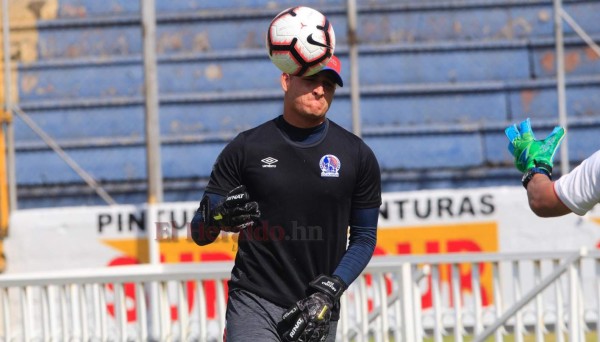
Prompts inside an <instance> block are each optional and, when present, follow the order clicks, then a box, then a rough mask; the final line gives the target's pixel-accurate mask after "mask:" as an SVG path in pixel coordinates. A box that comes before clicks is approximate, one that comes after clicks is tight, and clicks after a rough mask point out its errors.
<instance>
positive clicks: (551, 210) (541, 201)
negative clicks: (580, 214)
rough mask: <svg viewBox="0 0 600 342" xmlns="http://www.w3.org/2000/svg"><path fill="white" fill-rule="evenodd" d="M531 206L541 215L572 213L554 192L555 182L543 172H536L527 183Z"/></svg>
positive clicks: (552, 215) (553, 215)
mask: <svg viewBox="0 0 600 342" xmlns="http://www.w3.org/2000/svg"><path fill="white" fill-rule="evenodd" d="M527 198H528V200H529V207H530V208H531V210H532V211H533V212H534V213H535V214H536V215H537V216H540V217H555V216H562V215H566V214H569V213H571V209H569V208H568V207H567V206H566V205H564V203H563V202H562V201H561V200H560V199H559V198H558V196H557V195H556V192H554V182H552V181H551V180H550V178H548V177H547V176H545V175H543V174H539V173H538V174H535V175H534V176H533V178H532V179H531V180H530V181H529V183H528V184H527Z"/></svg>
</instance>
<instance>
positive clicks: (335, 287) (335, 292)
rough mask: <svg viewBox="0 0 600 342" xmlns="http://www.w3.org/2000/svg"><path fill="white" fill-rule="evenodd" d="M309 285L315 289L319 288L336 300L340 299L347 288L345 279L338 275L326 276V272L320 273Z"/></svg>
mask: <svg viewBox="0 0 600 342" xmlns="http://www.w3.org/2000/svg"><path fill="white" fill-rule="evenodd" d="M309 286H310V287H312V288H313V289H316V290H319V291H321V292H323V293H325V294H326V295H328V296H329V297H331V298H332V299H333V300H334V301H337V300H338V299H340V297H341V296H342V294H343V293H344V291H345V290H346V284H344V281H343V280H342V279H340V278H339V277H337V276H333V277H330V276H326V275H324V274H321V275H319V276H318V277H316V278H315V279H314V280H313V281H311V282H310V283H309Z"/></svg>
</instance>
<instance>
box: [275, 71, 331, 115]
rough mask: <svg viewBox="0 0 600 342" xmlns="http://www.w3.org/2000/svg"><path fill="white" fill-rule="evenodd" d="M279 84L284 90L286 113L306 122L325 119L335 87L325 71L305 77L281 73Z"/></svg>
mask: <svg viewBox="0 0 600 342" xmlns="http://www.w3.org/2000/svg"><path fill="white" fill-rule="evenodd" d="M281 86H282V88H283V91H284V92H285V96H284V112H285V113H286V114H287V115H291V116H294V117H295V119H297V120H301V121H303V122H306V123H307V124H308V123H310V122H313V123H316V124H319V123H321V122H323V120H325V114H326V113H327V111H328V110H329V106H330V105H331V102H332V101H333V94H334V93H335V89H336V84H335V82H334V81H333V79H332V78H330V77H329V76H328V72H327V71H326V72H319V73H317V74H316V75H312V76H307V77H299V76H292V75H289V74H283V75H282V76H281ZM288 118H289V117H288Z"/></svg>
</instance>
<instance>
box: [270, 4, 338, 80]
mask: <svg viewBox="0 0 600 342" xmlns="http://www.w3.org/2000/svg"><path fill="white" fill-rule="evenodd" d="M334 49H335V33H334V31H333V26H332V25H331V23H330V22H329V20H328V19H327V17H326V16H325V15H323V14H322V13H321V12H319V11H317V10H315V9H312V8H310V7H305V6H297V7H291V8H288V9H286V10H284V11H282V12H281V13H279V14H278V15H277V16H275V18H274V19H273V20H272V21H271V23H270V24H269V31H268V32H267V50H268V52H269V58H271V61H272V62H273V63H274V64H275V65H276V66H277V67H278V68H279V69H280V70H281V71H283V72H285V73H288V74H291V75H296V76H310V75H313V74H315V73H317V72H319V71H320V70H321V69H322V68H323V67H324V66H325V65H327V62H329V59H330V58H331V56H332V55H333V51H334Z"/></svg>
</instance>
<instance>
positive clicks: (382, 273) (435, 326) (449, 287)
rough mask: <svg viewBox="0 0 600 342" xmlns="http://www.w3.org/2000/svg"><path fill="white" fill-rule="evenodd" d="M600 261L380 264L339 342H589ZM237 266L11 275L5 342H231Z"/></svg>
mask: <svg viewBox="0 0 600 342" xmlns="http://www.w3.org/2000/svg"><path fill="white" fill-rule="evenodd" d="M599 260H600V253H598V252H586V251H585V250H581V251H577V252H556V253H529V254H523V253H519V254H507V253H494V254H493V253H481V254H443V255H442V254H440V255H427V256H395V257H392V256H388V257H377V258H374V259H373V260H372V261H371V263H370V264H369V266H368V267H367V269H366V270H365V273H364V274H363V275H362V276H361V277H359V279H357V281H356V282H355V283H354V284H353V285H351V286H350V288H349V289H348V291H347V292H346V293H345V295H344V296H343V297H342V312H341V316H340V324H339V328H338V340H340V341H371V340H375V341H390V340H393V341H410V342H412V341H422V340H423V339H424V338H425V337H428V338H430V339H432V340H433V341H442V339H443V338H444V337H445V336H452V337H453V339H454V341H457V342H458V341H463V340H464V338H465V336H471V337H473V338H474V340H476V341H483V340H484V339H486V338H487V337H488V336H492V335H494V336H495V340H496V341H502V339H503V336H505V335H509V334H510V335H514V339H515V341H520V340H523V337H524V336H526V335H534V336H535V339H536V341H543V340H544V334H548V333H551V334H554V335H555V340H556V341H564V338H565V335H567V336H568V340H569V341H583V338H584V336H585V334H586V332H588V331H590V330H593V329H595V328H596V327H598V326H599V324H600V314H599V312H600V311H599V308H600V296H599V292H600V290H599V289H600V262H599ZM231 267H232V264H231V263H229V262H224V263H223V262H214V263H185V264H168V265H167V264H163V265H139V266H119V267H110V268H103V269H84V270H73V271H69V272H57V273H44V274H41V273H35V274H21V275H4V276H1V277H0V340H4V341H32V340H36V341H37V340H44V341H47V340H55V341H56V340H77V341H92V340H93V341H131V340H134V341H148V340H158V341H213V340H220V339H221V336H222V333H223V330H224V328H225V308H226V300H227V299H226V298H227V284H226V280H227V279H228V278H229V275H230V270H231ZM142 298H143V300H141V299H142ZM150 298H156V302H154V303H153V302H152V300H150Z"/></svg>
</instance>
